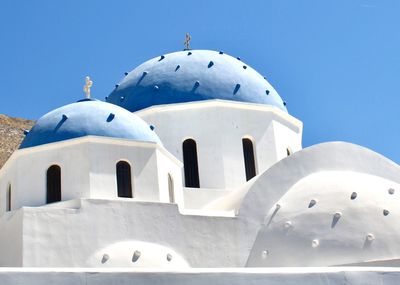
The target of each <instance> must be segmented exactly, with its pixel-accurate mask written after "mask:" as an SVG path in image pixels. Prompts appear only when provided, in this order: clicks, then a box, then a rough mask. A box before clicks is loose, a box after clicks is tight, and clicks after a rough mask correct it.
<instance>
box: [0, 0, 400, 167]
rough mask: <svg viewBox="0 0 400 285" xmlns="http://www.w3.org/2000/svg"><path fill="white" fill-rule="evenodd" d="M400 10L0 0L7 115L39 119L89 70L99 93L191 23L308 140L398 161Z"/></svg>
mask: <svg viewBox="0 0 400 285" xmlns="http://www.w3.org/2000/svg"><path fill="white" fill-rule="evenodd" d="M399 15H400V1H398V0H324V1H322V0H302V1H298V0H276V1H266V0H260V1H232V0H231V1H218V0H197V1H191V0H185V1H175V0H169V1H161V0H160V1H151V0H146V1H118V0H113V1H85V0H79V1H74V0H68V1H56V0H48V1H39V0H38V1H28V0H26V1H19V0H1V2H0V37H1V41H0V96H1V97H0V98H1V101H0V102H1V104H0V113H3V114H7V115H11V116H18V117H24V118H30V119H37V118H39V117H40V116H41V115H43V114H44V113H46V112H48V111H50V110H52V109H54V108H56V107H59V106H62V105H64V104H67V103H71V102H74V101H76V100H78V99H80V98H81V97H82V96H83V93H82V86H83V84H84V77H85V76H86V75H90V76H91V77H92V79H93V81H94V86H93V88H92V93H93V95H94V96H95V97H97V98H99V99H104V97H105V96H107V95H108V94H109V93H110V92H111V90H112V89H113V87H114V85H115V83H117V82H118V81H119V80H120V79H121V78H122V76H123V73H124V72H125V71H130V70H132V69H133V68H135V67H136V66H137V65H139V64H140V63H142V62H143V61H145V60H147V59H149V58H152V57H154V56H157V55H160V54H163V53H167V52H172V51H176V50H181V49H182V48H183V45H182V43H183V39H184V35H185V33H186V32H189V33H190V34H191V35H192V42H191V44H192V47H193V48H194V49H214V50H224V51H225V52H227V53H229V54H231V55H233V56H240V57H241V58H242V60H243V61H245V62H246V63H247V64H249V65H251V66H252V67H254V68H255V69H257V70H258V71H259V72H260V73H261V74H264V75H266V76H267V78H268V81H269V82H270V83H271V84H272V85H273V86H274V87H275V89H276V90H277V91H278V92H279V94H280V95H281V97H282V98H283V99H284V100H286V101H287V102H288V105H287V107H288V110H289V113H290V114H292V115H293V116H295V117H296V118H298V119H300V120H301V121H303V123H304V135H303V146H304V147H307V146H310V145H313V144H317V143H320V142H325V141H335V140H341V141H348V142H353V143H356V144H360V145H363V146H366V147H368V148H371V149H373V150H375V151H377V152H379V153H381V154H383V155H385V156H387V157H389V158H390V159H392V160H394V161H396V162H400V147H399V146H400V127H399V126H400V124H399V122H400V96H399V82H400V80H399V79H400V16H399ZM260 123H262V122H260Z"/></svg>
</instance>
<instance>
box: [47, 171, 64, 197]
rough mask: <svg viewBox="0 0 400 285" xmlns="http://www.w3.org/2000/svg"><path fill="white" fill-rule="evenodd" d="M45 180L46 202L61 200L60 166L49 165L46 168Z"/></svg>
mask: <svg viewBox="0 0 400 285" xmlns="http://www.w3.org/2000/svg"><path fill="white" fill-rule="evenodd" d="M46 180H47V197H46V202H47V204H48V203H54V202H58V201H61V168H60V167H59V166H58V165H52V166H50V167H49V168H48V169H47V174H46Z"/></svg>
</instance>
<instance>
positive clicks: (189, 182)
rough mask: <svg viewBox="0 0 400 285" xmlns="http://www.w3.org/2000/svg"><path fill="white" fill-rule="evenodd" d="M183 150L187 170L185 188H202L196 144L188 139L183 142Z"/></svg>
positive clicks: (184, 164) (184, 165)
mask: <svg viewBox="0 0 400 285" xmlns="http://www.w3.org/2000/svg"><path fill="white" fill-rule="evenodd" d="M182 148H183V167H184V170H185V186H186V187H192V188H200V179H199V166H198V162H197V146H196V142H195V141H194V140H192V139H187V140H185V141H184V142H183V145H182Z"/></svg>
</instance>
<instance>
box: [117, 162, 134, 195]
mask: <svg viewBox="0 0 400 285" xmlns="http://www.w3.org/2000/svg"><path fill="white" fill-rule="evenodd" d="M131 177H132V176H131V166H130V164H129V163H127V162H126V161H119V162H118V163H117V189H118V197H124V198H132V197H133V195H132V180H131V179H132V178H131Z"/></svg>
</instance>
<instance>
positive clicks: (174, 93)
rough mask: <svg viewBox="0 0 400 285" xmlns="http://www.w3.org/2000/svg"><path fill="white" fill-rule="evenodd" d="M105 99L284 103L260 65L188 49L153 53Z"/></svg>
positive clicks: (142, 103)
mask: <svg viewBox="0 0 400 285" xmlns="http://www.w3.org/2000/svg"><path fill="white" fill-rule="evenodd" d="M106 99H107V102H110V103H113V104H116V105H119V106H121V107H124V108H125V109H127V110H129V111H131V112H134V111H138V110H141V109H144V108H147V107H150V106H154V105H162V104H173V103H183V102H192V101H200V100H210V99H220V100H231V101H239V102H249V103H257V104H266V105H272V106H275V107H278V108H279V109H281V110H283V111H285V112H287V109H286V107H285V105H286V103H285V102H283V101H282V99H281V97H280V96H279V95H278V93H277V92H276V90H275V89H274V88H273V87H272V86H271V85H270V84H269V83H268V81H267V80H266V79H265V78H264V77H263V76H262V75H260V74H259V73H258V72H257V71H256V70H254V69H253V68H251V67H250V66H248V65H247V64H246V63H244V62H242V61H241V60H240V59H239V58H234V57H231V56H230V55H227V54H225V53H223V52H216V51H209V50H185V51H179V52H174V53H170V54H166V55H162V56H159V57H156V58H153V59H151V60H149V61H147V62H145V63H143V64H142V65H140V66H138V67H137V68H135V69H134V70H133V71H131V72H129V73H127V74H126V77H125V78H124V79H123V80H122V81H121V82H120V84H118V85H116V88H115V89H114V91H113V92H112V93H111V94H110V95H109V96H108V97H107V98H106Z"/></svg>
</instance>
